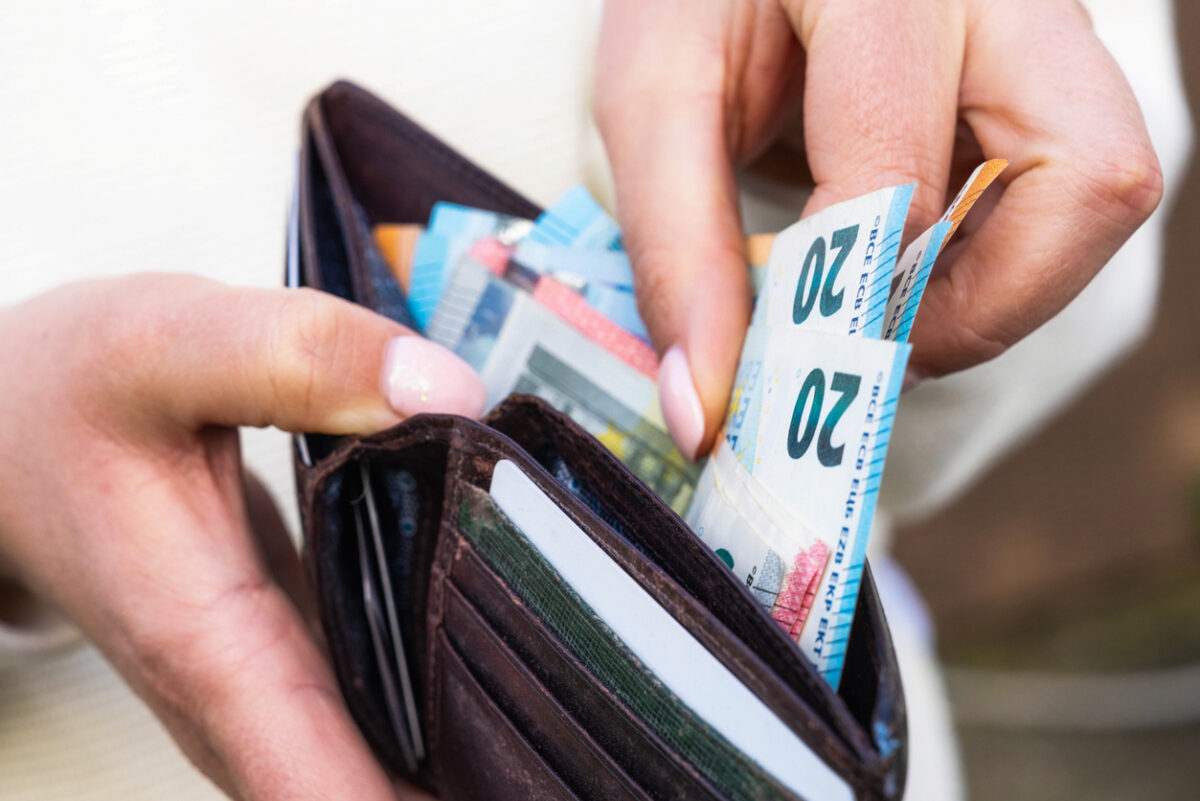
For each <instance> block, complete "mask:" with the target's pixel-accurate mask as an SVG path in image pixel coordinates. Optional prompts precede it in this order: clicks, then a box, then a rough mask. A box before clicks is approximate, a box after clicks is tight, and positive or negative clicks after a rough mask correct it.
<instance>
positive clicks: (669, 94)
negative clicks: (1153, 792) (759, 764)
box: [595, 14, 750, 460]
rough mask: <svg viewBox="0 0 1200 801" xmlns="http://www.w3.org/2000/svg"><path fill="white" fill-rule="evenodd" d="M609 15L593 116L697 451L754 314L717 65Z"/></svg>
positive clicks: (676, 413) (670, 408)
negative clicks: (713, 83)
mask: <svg viewBox="0 0 1200 801" xmlns="http://www.w3.org/2000/svg"><path fill="white" fill-rule="evenodd" d="M614 16H616V15H615V14H614V15H608V16H606V18H605V22H604V30H603V33H602V43H601V50H600V52H601V57H600V64H599V67H598V73H597V74H598V76H599V77H598V83H597V87H596V102H595V112H596V120H597V123H598V125H599V127H600V131H601V134H602V136H603V137H604V142H605V147H606V149H607V151H608V156H609V160H610V162H611V164H612V170H613V177H614V179H615V182H616V191H617V207H618V212H619V216H620V220H621V226H622V231H623V236H624V240H625V245H626V248H627V250H628V251H629V256H630V261H631V262H632V264H633V267H634V271H635V277H636V289H637V298H638V308H639V311H640V312H641V315H642V318H643V319H644V320H645V322H646V327H647V329H648V331H649V332H650V336H651V339H652V340H653V342H654V345H655V348H656V349H657V351H658V352H659V354H660V355H661V356H662V362H661V365H660V368H659V391H660V397H661V402H662V410H663V417H664V419H665V421H666V423H667V427H668V428H669V429H670V432H671V435H672V436H673V437H674V439H675V442H676V444H677V445H678V446H679V449H680V451H681V452H682V453H683V454H684V456H686V457H687V458H689V459H692V460H695V459H696V458H698V457H699V456H701V455H703V454H704V453H706V452H707V451H708V450H709V449H710V448H711V447H712V443H713V440H714V439H715V437H716V434H717V430H718V429H719V428H720V425H721V421H722V420H723V419H724V416H725V409H726V406H727V404H728V402H729V395H730V391H731V389H732V385H733V378H734V374H735V372H736V370H737V362H738V356H739V354H740V351H741V343H742V339H743V337H744V336H745V333H746V327H747V325H748V324H749V320H750V286H749V278H748V274H747V270H746V262H745V253H744V250H743V247H744V245H743V242H742V233H741V221H740V219H739V216H738V201H737V189H736V186H735V183H734V178H733V171H732V167H731V165H730V157H729V151H728V149H727V146H726V142H725V137H724V129H725V126H724V124H723V121H722V119H723V110H722V101H721V91H720V85H719V83H718V85H717V87H716V91H713V90H712V88H711V87H709V86H707V85H705V84H704V83H703V79H702V78H701V77H699V76H702V75H706V74H711V73H712V69H711V56H710V55H706V53H705V51H704V50H703V49H702V48H699V47H696V48H692V47H691V46H690V45H689V43H688V42H687V41H686V40H683V41H680V40H678V39H677V40H675V41H674V43H673V44H672V47H673V52H672V54H671V55H672V57H671V58H664V57H663V54H662V52H661V48H662V47H663V46H664V42H667V41H671V37H668V38H666V39H662V38H658V37H649V38H651V39H653V40H654V41H647V35H646V34H645V33H644V31H645V30H646V28H645V26H641V27H639V26H624V28H622V30H621V33H622V37H621V41H616V40H615V39H616V35H617V34H616V32H615V31H614V30H613V28H614V27H615V26H618V25H619V22H620V20H619V19H614V18H613V17H614ZM643 43H644V44H643ZM693 50H694V52H693ZM693 63H694V64H695V65H696V66H697V67H698V68H697V69H691V67H690V66H689V65H692V64H693ZM664 65H665V66H664ZM664 70H669V71H670V74H669V75H668V74H663V71H664Z"/></svg>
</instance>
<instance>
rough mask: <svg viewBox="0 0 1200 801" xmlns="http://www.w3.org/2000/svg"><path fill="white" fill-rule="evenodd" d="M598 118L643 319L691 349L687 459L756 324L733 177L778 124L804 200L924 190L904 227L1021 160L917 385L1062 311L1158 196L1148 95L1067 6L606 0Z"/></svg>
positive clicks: (1013, 0)
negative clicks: (976, 176)
mask: <svg viewBox="0 0 1200 801" xmlns="http://www.w3.org/2000/svg"><path fill="white" fill-rule="evenodd" d="M595 114H596V118H597V121H598V123H599V125H600V129H601V133H602V135H603V137H604V141H605V145H606V147H607V150H608V154H609V159H610V161H611V163H612V168H613V173H614V177H615V180H616V187H617V202H618V210H619V216H620V220H621V224H622V227H623V230H624V236H625V243H626V247H627V249H628V250H629V253H630V256H631V259H632V262H633V265H634V269H635V273H636V276H637V293H638V301H639V307H640V309H641V311H642V316H643V318H644V319H645V320H646V323H647V327H648V329H649V331H650V334H651V337H652V339H653V341H654V343H655V345H656V347H657V348H658V350H659V353H660V354H661V353H665V352H666V351H668V350H669V349H670V348H672V347H673V346H676V345H678V346H680V347H681V348H682V350H683V352H684V353H685V354H686V356H687V362H688V365H689V366H690V373H691V377H692V380H693V382H694V384H695V388H696V390H697V394H698V395H699V399H700V404H701V406H702V407H703V412H704V429H705V431H704V436H703V438H702V440H701V444H700V447H699V449H698V451H697V452H696V453H695V455H703V454H704V453H706V452H707V451H708V450H709V449H710V448H711V447H712V444H713V441H714V439H715V437H716V433H717V430H718V428H719V426H720V424H721V421H722V418H723V416H724V411H725V406H726V403H727V401H728V398H729V393H730V391H731V388H732V382H733V376H734V372H735V369H736V366H737V361H738V355H739V353H740V350H741V342H742V337H743V335H744V333H745V330H746V326H747V324H748V322H749V313H750V292H749V286H748V284H747V278H746V270H745V266H744V265H745V259H744V255H743V252H742V247H743V246H742V231H741V223H740V220H739V217H738V209H737V193H736V187H735V185H734V177H733V170H734V168H735V167H737V166H740V165H745V164H747V163H748V162H750V161H752V160H753V159H754V157H755V156H756V155H758V154H759V153H761V152H762V151H763V149H764V148H765V147H766V146H767V145H769V144H770V143H771V142H772V141H773V140H775V139H776V138H777V137H778V135H779V133H780V131H781V129H782V128H783V125H784V122H785V120H789V119H790V118H795V117H796V116H799V119H800V122H801V124H802V125H803V144H802V151H803V152H797V153H795V159H796V160H807V165H808V168H809V170H810V171H811V175H812V178H813V180H814V183H815V191H814V192H813V194H812V197H811V199H810V200H809V201H808V203H807V205H805V207H804V208H803V209H802V210H797V211H800V212H801V214H802V215H807V214H811V213H813V212H816V211H819V210H820V209H822V208H825V207H826V206H829V205H831V204H833V203H837V202H840V201H842V200H848V199H850V198H853V197H855V196H857V195H860V194H864V193H866V192H869V191H873V190H875V189H879V188H880V187H883V186H889V185H894V184H902V183H910V182H915V183H916V184H917V190H916V193H915V195H914V199H913V206H912V211H911V212H910V216H909V229H908V232H907V233H908V236H913V235H915V234H916V233H917V232H919V231H921V230H923V229H924V228H926V227H928V226H929V225H930V224H932V222H933V221H934V220H936V219H937V217H938V216H939V215H940V213H941V211H942V209H943V207H944V205H945V203H946V195H947V187H948V186H952V187H953V188H954V189H957V186H958V183H957V182H958V181H961V180H962V179H963V178H965V175H966V173H965V171H964V169H963V168H967V169H969V168H970V167H973V166H974V165H975V164H977V163H978V162H979V161H981V160H982V159H983V158H984V157H987V158H993V157H1003V158H1007V159H1009V161H1010V162H1011V163H1010V165H1009V167H1008V169H1007V170H1006V171H1005V172H1004V173H1003V174H1002V175H1001V177H1000V181H1001V183H1002V185H1003V186H1004V191H1003V194H1002V195H1001V196H1000V199H999V202H998V203H997V204H996V205H995V207H994V208H993V209H992V210H991V213H990V214H989V215H987V216H986V218H985V219H984V221H983V223H982V225H978V224H977V223H976V220H973V219H972V218H968V222H971V223H972V224H974V225H975V228H976V230H972V229H971V227H970V226H967V225H964V226H963V229H961V230H960V232H959V235H958V241H959V245H958V247H957V248H955V249H953V251H952V250H948V251H947V253H946V254H945V255H944V257H943V260H942V261H941V262H939V267H940V268H941V272H940V273H939V274H937V275H935V276H934V278H933V279H932V280H931V281H930V283H929V286H928V288H927V290H926V294H925V298H924V301H923V303H922V310H921V313H920V314H919V315H918V317H917V320H916V325H915V328H914V331H913V335H912V342H913V344H914V352H913V355H912V358H911V361H910V373H911V374H912V376H913V377H915V378H918V379H919V378H924V377H932V376H941V375H945V374H947V373H951V372H954V371H957V370H962V369H964V368H967V367H970V366H972V365H975V364H978V363H980V362H983V361H986V360H988V359H991V358H993V357H995V356H997V355H999V354H1000V353H1002V352H1003V351H1004V350H1005V349H1006V348H1008V347H1009V346H1011V345H1012V344H1014V343H1015V342H1017V341H1018V340H1020V339H1021V338H1022V337H1024V336H1026V335H1028V334H1029V333H1031V332H1032V331H1033V330H1035V329H1036V328H1037V327H1038V326H1040V325H1041V324H1042V323H1044V322H1046V321H1047V320H1048V319H1050V317H1052V316H1053V315H1054V314H1055V313H1056V312H1058V311H1059V310H1060V309H1062V308H1063V307H1064V306H1065V305H1066V304H1067V303H1068V302H1069V301H1070V300H1071V299H1072V298H1074V297H1075V296H1076V295H1077V294H1078V293H1079V292H1080V291H1081V290H1082V289H1083V288H1084V286H1086V285H1087V283H1088V282H1089V281H1090V280H1091V279H1092V277H1093V276H1095V275H1096V273H1097V272H1098V271H1099V270H1100V268H1101V267H1103V266H1104V264H1105V263H1106V262H1107V261H1108V260H1109V258H1110V257H1111V256H1112V255H1113V254H1114V253H1115V252H1116V250H1117V249H1118V248H1119V247H1120V246H1121V244H1122V243H1124V242H1125V240H1126V239H1128V238H1129V236H1130V235H1131V234H1132V233H1133V232H1134V230H1136V229H1137V227H1138V226H1139V225H1141V223H1142V222H1144V221H1145V220H1146V218H1147V217H1148V216H1149V215H1150V213H1151V212H1152V211H1153V210H1154V208H1155V207H1156V205H1157V204H1158V202H1159V199H1160V198H1161V195H1162V174H1161V170H1160V168H1159V166H1158V161H1157V158H1156V157H1155V154H1154V150H1153V148H1152V147H1151V144H1150V139H1149V136H1148V134H1147V133H1146V128H1145V124H1144V122H1143V120H1142V116H1141V112H1140V110H1139V109H1138V106H1137V102H1136V101H1135V99H1134V97H1133V94H1132V91H1131V90H1130V88H1129V86H1128V84H1127V82H1126V81H1125V78H1124V76H1123V75H1122V74H1121V71H1120V70H1119V68H1118V67H1117V65H1116V63H1115V62H1114V61H1113V59H1112V57H1111V56H1110V55H1109V53H1108V52H1107V50H1105V48H1104V46H1103V45H1102V44H1101V43H1100V41H1099V40H1098V39H1097V38H1096V36H1095V34H1094V33H1093V31H1092V28H1091V23H1090V19H1089V17H1088V16H1087V13H1086V12H1085V11H1084V10H1083V8H1082V7H1081V6H1080V5H1079V4H1078V3H1077V2H1075V0H1005V2H986V1H985V0H906V2H902V3H899V2H894V0H838V1H837V2H817V1H816V0H791V1H790V2H779V1H778V0H771V1H768V0H745V1H744V2H738V1H737V0H725V1H724V2H722V1H721V0H711V1H710V2H702V3H696V2H687V1H686V0H609V2H607V3H606V5H605V11H604V19H603V28H602V32H601V39H600V49H599V63H598V67H597V84H596V95H595ZM952 176H953V177H954V178H955V180H956V182H955V183H950V179H951V177H952ZM994 191H995V190H993V192H994ZM974 216H975V217H976V218H980V217H982V216H983V215H982V214H980V212H979V211H977V212H976V215H974ZM681 444H682V443H681Z"/></svg>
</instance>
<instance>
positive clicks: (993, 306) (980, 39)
mask: <svg viewBox="0 0 1200 801" xmlns="http://www.w3.org/2000/svg"><path fill="white" fill-rule="evenodd" d="M997 10H998V9H992V10H991V12H990V13H983V14H981V15H980V18H979V19H978V20H973V22H972V25H971V30H972V38H971V41H970V42H968V54H969V56H968V61H967V63H966V65H965V70H964V76H963V105H964V113H965V117H966V120H967V122H968V123H969V124H970V126H971V128H972V130H973V132H974V134H975V136H976V138H977V139H978V141H979V143H980V145H981V146H982V148H983V151H984V153H985V154H986V155H988V156H989V157H992V156H1005V157H1007V158H1008V159H1009V160H1010V161H1011V165H1010V166H1009V168H1008V170H1007V171H1006V173H1005V174H1004V175H1003V176H1001V180H1007V181H1009V183H1008V186H1007V187H1006V189H1005V191H1004V194H1003V195H1002V196H1001V198H1000V201H999V203H998V204H997V206H996V208H995V210H994V211H993V212H992V214H991V215H990V216H989V217H987V219H986V221H985V222H984V223H983V225H982V227H981V228H980V229H979V230H978V231H977V232H976V233H974V235H973V236H972V237H971V238H970V241H969V243H968V244H967V245H966V247H965V249H964V250H963V252H962V253H961V255H960V256H959V257H958V258H957V259H956V260H955V261H954V262H953V263H952V264H951V265H950V267H949V270H948V271H947V272H946V274H944V275H942V276H940V277H937V278H935V279H933V280H932V281H930V283H929V286H928V288H927V289H926V293H925V297H924V300H923V302H922V309H921V313H920V314H919V315H918V317H917V321H916V325H915V328H914V331H913V342H914V346H915V349H914V352H913V357H912V362H911V368H912V370H913V371H914V372H915V373H917V374H919V375H941V374H944V373H947V372H951V371H954V370H961V369H963V368H966V367H969V366H971V365H973V364H977V363H979V362H981V361H984V360H987V359H990V358H992V357H994V356H996V355H998V354H999V353H1001V352H1002V351H1003V350H1005V349H1006V348H1007V347H1008V346H1010V345H1012V344H1013V343H1014V342H1016V341H1017V340H1019V339H1021V338H1022V337H1024V336H1026V335H1027V334H1029V333H1030V332H1032V331H1033V330H1034V329H1036V328H1037V327H1038V326H1040V325H1041V324H1042V323H1044V322H1045V321H1046V320H1048V319H1049V318H1050V317H1052V316H1053V315H1054V314H1055V313H1057V312H1058V311H1059V310H1061V309H1062V308H1063V307H1064V306H1065V305H1066V304H1067V303H1068V302H1069V301H1070V300H1071V299H1072V298H1074V297H1075V296H1076V295H1077V294H1078V293H1079V292H1080V291H1081V290H1082V289H1083V287H1084V286H1086V284H1087V283H1088V282H1089V281H1090V280H1091V279H1092V277H1094V276H1095V274H1096V273H1097V272H1098V271H1099V270H1100V268H1101V267H1103V266H1104V264H1105V263H1106V262H1107V261H1108V259H1109V258H1111V257H1112V255H1113V254H1114V253H1115V252H1116V250H1117V249H1118V248H1119V247H1120V246H1121V245H1122V244H1123V243H1124V241H1125V240H1126V239H1127V238H1128V237H1129V236H1130V234H1132V233H1133V231H1134V230H1136V228H1137V227H1138V226H1139V225H1141V223H1142V222H1144V221H1145V219H1146V218H1147V217H1148V216H1149V215H1150V213H1151V212H1152V211H1153V209H1154V208H1155V206H1156V205H1157V204H1158V201H1159V199H1160V197H1161V194H1162V175H1161V171H1160V169H1159V167H1158V161H1157V159H1156V157H1155V155H1154V151H1153V148H1152V146H1151V144H1150V140H1149V136H1148V135H1147V133H1146V130H1145V125H1144V122H1143V120H1142V117H1141V113H1140V111H1139V110H1138V107H1137V103H1136V101H1135V99H1134V98H1133V95H1132V92H1131V90H1130V89H1129V87H1128V85H1127V83H1126V82H1125V79H1124V77H1123V76H1122V75H1121V73H1120V70H1119V68H1118V67H1117V65H1116V63H1115V62H1114V61H1113V60H1112V58H1111V56H1110V55H1109V54H1108V53H1107V51H1105V49H1104V47H1103V45H1101V43H1100V42H1099V40H1098V39H1097V38H1096V37H1095V35H1094V34H1093V33H1092V31H1091V29H1090V27H1089V25H1088V22H1087V19H1086V17H1085V15H1084V14H1083V12H1082V11H1081V10H1080V9H1079V8H1078V7H1077V6H1076V5H1075V4H1073V3H1071V4H1047V3H1041V2H1026V1H1025V0H1021V1H1020V2H1017V3H1015V4H1008V5H1005V6H1004V11H1005V12H1006V13H995V12H996V11H997ZM1014 52H1020V53H1021V54H1022V55H1021V58H1020V59H1017V60H1014V59H1012V53H1014Z"/></svg>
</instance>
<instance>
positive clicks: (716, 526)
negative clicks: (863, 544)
mask: <svg viewBox="0 0 1200 801" xmlns="http://www.w3.org/2000/svg"><path fill="white" fill-rule="evenodd" d="M685 519H686V521H687V523H688V525H689V526H691V528H692V530H693V531H694V532H695V533H696V536H698V537H699V538H700V539H701V540H703V541H704V543H705V544H706V545H708V547H710V548H712V550H713V551H714V552H715V553H716V554H717V556H719V557H720V558H721V560H722V561H723V562H725V564H726V565H727V566H728V567H729V569H730V570H732V571H733V572H734V574H735V575H736V576H737V577H738V579H739V580H740V581H742V582H743V583H744V584H745V585H746V588H747V589H748V590H750V593H751V595H753V596H754V598H755V599H756V600H757V601H758V602H759V603H760V604H761V605H762V606H763V608H764V609H766V610H767V611H768V612H769V613H770V615H771V617H772V618H774V619H775V620H776V622H778V623H779V624H780V625H781V626H782V627H783V629H784V631H786V632H787V633H788V636H790V637H792V638H793V639H797V638H798V637H799V635H800V630H801V627H802V626H803V625H804V621H805V620H806V618H807V617H808V613H809V610H810V609H811V608H812V603H813V598H814V596H815V593H816V588H817V582H818V580H819V579H820V577H821V574H822V573H823V572H824V569H825V564H826V562H827V561H828V558H829V548H828V547H827V546H826V545H825V542H824V541H823V540H822V539H821V538H820V537H819V536H817V535H816V533H814V532H813V531H812V530H811V529H809V527H808V526H807V525H806V524H805V523H804V521H803V520H801V519H800V518H799V517H797V516H796V515H795V514H794V513H793V512H792V511H791V510H790V509H788V508H787V507H786V506H784V505H783V504H781V503H780V502H779V501H778V500H777V499H775V498H774V497H773V496H772V495H771V494H770V493H768V492H766V490H765V487H764V486H763V485H762V484H761V482H757V481H755V480H754V479H753V478H752V477H751V476H750V475H749V474H748V473H747V472H746V470H745V468H744V467H742V465H741V464H740V463H738V461H737V459H736V457H734V456H733V451H732V449H731V448H730V447H729V446H728V444H727V443H724V442H722V443H720V444H719V445H718V447H717V449H716V450H715V451H714V452H713V455H712V457H711V458H710V459H709V460H708V462H707V464H706V465H705V467H704V471H703V472H702V473H701V474H700V478H699V481H698V482H697V490H696V497H695V501H694V502H693V503H692V505H691V507H690V508H689V509H688V512H687V517H686V518H685Z"/></svg>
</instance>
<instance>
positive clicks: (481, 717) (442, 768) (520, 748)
mask: <svg viewBox="0 0 1200 801" xmlns="http://www.w3.org/2000/svg"><path fill="white" fill-rule="evenodd" d="M434 648H435V653H436V662H437V665H438V673H437V679H438V681H437V684H436V686H435V692H436V698H435V699H434V704H435V707H436V718H435V719H436V720H437V722H438V725H437V727H436V728H435V729H434V730H433V731H432V732H431V738H432V739H434V740H435V743H436V745H435V748H436V751H437V753H438V754H439V755H440V763H439V765H438V766H437V771H438V775H439V785H440V789H441V793H442V795H443V797H446V798H450V799H459V800H460V801H467V800H468V799H477V798H521V799H529V801H579V799H578V797H577V796H576V795H575V793H574V792H573V791H572V790H571V789H570V788H569V787H568V786H567V785H566V784H565V783H564V782H563V780H562V779H561V778H560V777H559V776H558V775H557V774H556V773H555V772H554V769H553V768H551V767H550V765H549V764H547V762H546V761H545V760H544V759H543V758H542V757H541V755H540V754H538V752H537V749H536V748H534V747H533V746H532V745H531V744H530V743H529V741H528V740H526V739H525V737H524V736H523V735H522V734H521V733H520V732H519V731H518V730H517V728H516V727H515V726H514V725H513V723H512V721H511V720H509V718H508V716H507V715H505V714H504V712H503V711H502V710H501V709H500V708H499V707H498V706H497V705H496V703H495V701H493V700H492V698H491V696H490V695H488V693H487V691H486V690H484V688H483V686H482V685H481V684H480V683H479V681H478V680H476V678H475V677H474V676H473V675H472V674H471V671H470V669H469V668H468V667H467V665H466V663H465V662H464V661H463V659H462V657H461V656H459V654H458V652H457V651H456V650H455V648H454V646H453V644H452V643H451V642H450V640H449V638H447V636H446V634H445V632H442V631H439V632H438V634H437V636H436V638H435V645H434ZM463 763H469V764H470V768H469V769H466V768H463V767H462V764H463Z"/></svg>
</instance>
